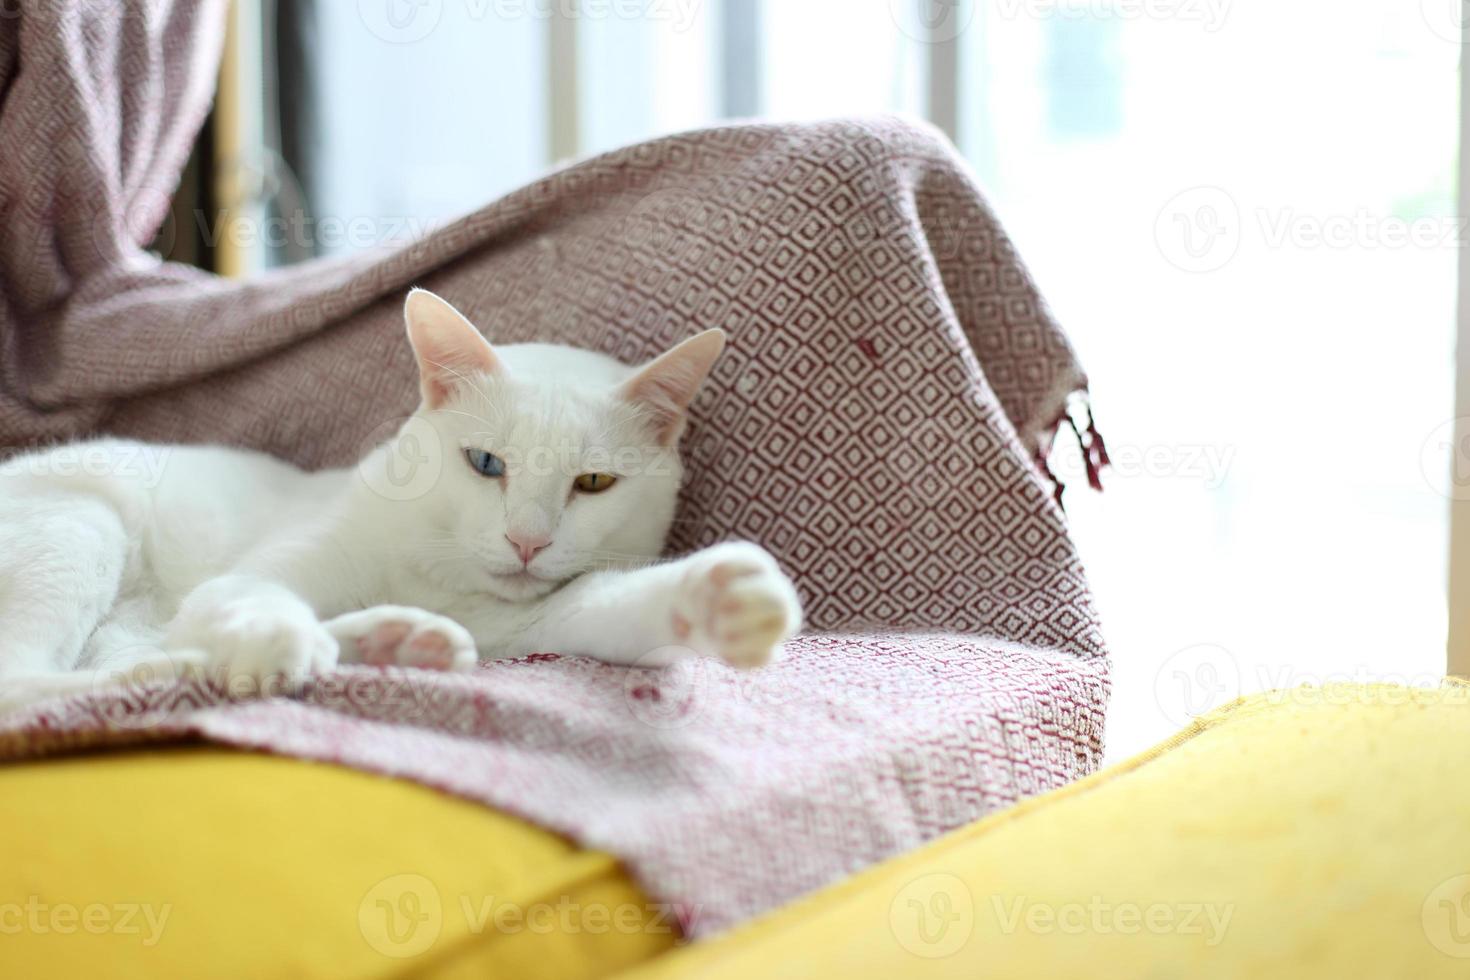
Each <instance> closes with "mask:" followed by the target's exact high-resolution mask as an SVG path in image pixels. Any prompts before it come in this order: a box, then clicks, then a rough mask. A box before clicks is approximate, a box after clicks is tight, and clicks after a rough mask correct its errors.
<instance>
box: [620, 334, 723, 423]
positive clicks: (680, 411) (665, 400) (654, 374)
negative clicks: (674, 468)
mask: <svg viewBox="0 0 1470 980" xmlns="http://www.w3.org/2000/svg"><path fill="white" fill-rule="evenodd" d="M724 349H725V331H723V330H706V331H705V332H704V333H702V334H698V335H697V336H694V337H690V338H689V339H688V340H686V341H684V342H683V343H682V344H680V345H679V346H677V347H675V348H674V349H673V350H670V351H668V352H667V353H665V354H662V355H660V356H659V357H657V358H655V359H654V360H652V361H649V362H648V363H647V364H645V365H644V366H643V367H642V368H640V369H639V370H638V373H637V374H635V375H633V377H631V378H629V379H628V380H627V381H624V382H623V384H622V388H621V393H622V396H623V397H624V398H626V399H627V400H628V401H630V402H633V403H634V404H636V405H640V406H642V407H643V408H644V409H645V410H646V411H647V412H648V414H649V418H650V420H651V421H652V423H653V427H654V431H655V433H656V434H657V437H658V440H659V442H660V443H661V444H663V445H665V446H672V445H673V444H674V443H675V442H677V441H678V440H679V433H681V432H682V431H683V430H684V412H685V410H686V409H687V408H689V403H690V402H692V401H694V396H695V395H696V394H697V393H698V392H699V386H700V385H701V384H703V383H704V379H705V378H706V377H707V376H708V375H709V372H710V368H712V367H714V366H715V358H717V357H719V356H720V352H721V351H722V350H724Z"/></svg>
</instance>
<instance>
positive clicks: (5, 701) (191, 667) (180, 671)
mask: <svg viewBox="0 0 1470 980" xmlns="http://www.w3.org/2000/svg"><path fill="white" fill-rule="evenodd" d="M204 664H205V656H204V653H203V652H202V651H196V650H170V651H169V652H167V653H164V652H163V651H159V652H158V653H157V654H156V655H152V656H148V657H143V658H141V659H139V660H136V661H133V662H132V663H130V664H128V665H127V667H126V668H125V669H118V668H114V669H101V670H73V671H68V672H66V673H57V674H29V675H21V676H18V677H7V678H5V679H4V680H0V723H4V722H5V721H7V720H8V718H7V716H8V715H11V714H13V713H15V712H18V711H20V710H22V709H24V708H29V707H31V706H32V705H36V704H41V703H43V702H46V701H52V700H56V699H59V698H69V697H77V696H80V695H86V694H101V693H104V692H108V691H116V690H122V689H125V688H128V687H142V686H144V685H147V684H153V683H166V682H169V681H176V680H182V679H184V678H186V677H190V676H198V675H199V674H200V673H202V671H203V669H204Z"/></svg>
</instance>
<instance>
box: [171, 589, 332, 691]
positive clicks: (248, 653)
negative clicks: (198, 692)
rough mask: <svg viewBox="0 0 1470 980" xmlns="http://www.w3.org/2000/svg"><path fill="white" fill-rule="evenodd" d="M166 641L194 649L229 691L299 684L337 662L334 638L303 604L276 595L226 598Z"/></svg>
mask: <svg viewBox="0 0 1470 980" xmlns="http://www.w3.org/2000/svg"><path fill="white" fill-rule="evenodd" d="M169 646H170V647H173V648H176V649H177V648H190V649H195V650H199V651H200V652H202V653H203V654H204V657H205V670H206V671H208V672H209V673H211V674H212V675H214V676H215V677H216V678H217V679H219V680H221V681H223V682H224V684H225V685H226V686H227V688H228V689H229V691H230V692H231V693H232V694H239V695H256V694H260V695H265V694H273V693H285V692H292V691H296V690H298V689H300V687H301V685H302V683H303V682H304V681H305V680H306V678H308V677H310V676H312V675H313V674H319V673H322V672H324V671H328V670H331V669H332V668H333V667H334V666H336V663H337V641H336V640H334V639H333V638H332V636H331V634H330V633H328V632H327V631H326V629H325V628H324V627H323V626H322V624H321V623H320V622H318V621H317V618H316V615H315V614H314V613H313V612H312V610H311V608H310V607H308V606H307V605H306V604H305V603H302V602H296V601H292V600H289V599H282V598H279V597H276V596H242V597H239V598H236V599H229V600H226V601H224V602H221V603H220V604H219V605H217V606H214V607H212V608H210V609H208V610H207V611H206V610H200V611H199V612H198V614H196V615H194V616H191V617H189V618H188V619H186V620H184V621H182V622H176V623H175V625H174V627H173V629H172V630H171V632H170V637H169Z"/></svg>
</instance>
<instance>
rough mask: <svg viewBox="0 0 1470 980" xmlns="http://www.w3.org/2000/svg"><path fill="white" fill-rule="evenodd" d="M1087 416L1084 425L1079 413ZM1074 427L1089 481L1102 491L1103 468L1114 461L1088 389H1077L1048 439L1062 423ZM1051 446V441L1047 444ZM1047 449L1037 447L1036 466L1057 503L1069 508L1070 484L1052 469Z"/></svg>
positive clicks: (1073, 432) (1089, 483) (1052, 439)
mask: <svg viewBox="0 0 1470 980" xmlns="http://www.w3.org/2000/svg"><path fill="white" fill-rule="evenodd" d="M1079 414H1080V415H1082V416H1084V417H1085V418H1086V420H1087V422H1086V424H1085V425H1081V424H1079V423H1078V415H1079ZM1063 422H1065V423H1066V424H1067V427H1068V428H1070V429H1071V430H1072V435H1074V436H1076V437H1077V448H1078V449H1079V450H1081V452H1082V465H1083V466H1085V467H1086V468H1087V484H1088V486H1090V487H1092V489H1094V490H1096V491H1097V492H1098V493H1101V492H1102V489H1103V483H1102V471H1103V470H1105V469H1107V468H1108V467H1109V466H1111V465H1112V463H1113V461H1112V460H1111V459H1109V458H1108V445H1107V443H1106V442H1104V441H1103V436H1102V433H1101V432H1099V431H1098V428H1097V421H1096V420H1095V419H1093V417H1092V403H1091V402H1090V401H1089V400H1088V398H1087V393H1086V392H1078V393H1077V394H1076V395H1074V396H1073V397H1072V399H1071V400H1070V401H1069V402H1068V405H1067V407H1066V408H1065V409H1063V410H1062V414H1061V416H1060V417H1059V418H1058V419H1057V420H1056V422H1055V423H1054V424H1053V426H1052V438H1051V440H1049V441H1048V442H1049V443H1050V442H1054V441H1055V439H1056V435H1057V433H1058V432H1060V431H1061V428H1062V423H1063ZM1047 448H1048V449H1049V448H1050V445H1048V447H1047ZM1046 457H1047V453H1046V452H1042V451H1038V452H1037V454H1036V466H1037V468H1038V469H1039V470H1041V473H1042V475H1043V476H1045V477H1046V478H1047V479H1048V480H1050V481H1051V483H1052V497H1053V498H1054V499H1055V500H1056V502H1057V506H1058V507H1060V508H1062V510H1066V509H1067V507H1066V504H1064V503H1063V502H1062V496H1063V494H1065V492H1066V489H1067V486H1066V484H1065V483H1063V482H1062V479H1061V478H1060V477H1058V476H1057V475H1056V474H1055V473H1053V472H1052V468H1051V465H1050V464H1049V463H1048V462H1047V458H1046Z"/></svg>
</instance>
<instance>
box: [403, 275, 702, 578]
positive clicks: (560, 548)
mask: <svg viewBox="0 0 1470 980" xmlns="http://www.w3.org/2000/svg"><path fill="white" fill-rule="evenodd" d="M404 316H405V319H406V321H407V326H408V337H409V341H410V343H411V344H412V346H413V350H414V355H415V357H416V358H417V360H418V366H419V380H420V389H421V393H422V402H421V404H420V405H419V408H418V410H417V411H416V412H415V414H414V418H413V420H411V423H410V426H408V427H406V428H405V430H404V431H403V432H402V433H400V435H399V437H398V438H399V439H400V440H401V439H404V438H406V436H407V434H408V433H409V432H410V431H412V430H413V429H414V428H417V429H418V430H419V431H420V432H421V433H422V434H423V435H424V436H425V437H426V438H427V439H429V440H431V441H432V442H433V443H435V450H436V451H437V452H438V453H439V454H440V458H441V461H440V465H439V467H438V473H437V477H436V478H435V479H434V481H433V485H432V486H431V487H428V488H427V489H426V490H424V492H423V493H421V494H420V495H418V496H417V497H415V498H414V499H412V500H410V501H406V503H407V505H408V508H407V512H406V518H407V519H406V520H404V519H402V518H400V517H399V516H398V515H399V514H404V513H405V511H404V508H403V507H398V508H395V511H396V512H397V514H396V515H395V519H394V524H395V528H398V526H399V525H400V524H402V525H403V526H402V528H401V530H402V536H403V537H405V538H406V539H407V540H402V541H399V542H396V543H395V546H396V547H398V548H402V549H403V550H404V551H405V552H406V554H407V555H408V556H409V557H410V559H411V560H413V561H414V563H415V564H416V565H417V566H418V567H419V568H420V570H421V571H422V572H423V573H424V574H426V575H428V576H429V577H431V578H432V579H433V580H434V581H435V582H436V583H438V584H439V585H441V586H444V587H446V588H452V589H454V590H455V591H460V592H488V593H491V594H493V595H495V596H498V597H500V598H503V599H508V600H512V601H520V600H526V599H533V598H536V597H539V596H541V595H545V594H546V593H548V592H550V591H551V590H553V589H554V588H556V586H557V585H559V584H560V583H562V582H565V581H566V580H567V579H569V578H572V577H573V576H576V575H579V574H581V573H582V572H586V571H590V570H592V569H596V568H606V567H610V566H612V567H616V566H618V565H623V564H628V563H636V562H639V561H642V560H646V559H650V558H653V557H656V556H657V555H658V554H659V552H660V551H662V549H663V546H664V539H665V537H666V536H667V534H668V530H669V525H670V523H671V522H672V520H673V517H674V507H675V503H676V499H677V497H678V492H679V484H680V481H681V478H682V476H683V470H682V467H681V465H680V462H679V451H678V441H679V435H680V433H681V432H682V431H683V429H684V423H685V413H686V410H687V409H688V407H689V404H690V402H691V401H693V399H694V396H695V394H696V393H697V391H698V390H699V386H700V384H701V383H703V381H704V379H705V377H706V376H707V375H708V374H709V371H710V368H711V367H712V366H713V365H714V362H715V359H716V358H717V357H718V356H719V354H720V351H721V350H723V349H724V346H725V335H724V333H723V332H721V331H719V330H708V331H706V332H704V333H701V334H699V335H697V336H695V337H692V338H690V339H689V340H686V341H684V342H683V343H682V344H679V345H678V346H676V347H674V348H673V349H672V350H670V351H668V352H667V353H665V354H663V355H662V356H660V357H658V358H656V359H655V360H653V361H651V362H649V363H648V364H646V365H644V366H643V367H641V368H630V367H628V366H626V365H623V364H621V363H619V362H617V361H615V360H613V359H612V358H609V357H606V356H603V355H601V354H595V353H593V352H591V351H586V350H578V349H575V348H570V347H557V346H552V345H546V344H517V345H510V346H505V347H498V348H492V347H491V346H490V344H489V343H487V342H486V340H485V339H484V337H483V336H481V334H480V332H479V331H478V330H476V329H475V327H474V326H473V325H472V324H471V323H470V322H469V321H468V320H466V319H465V318H464V317H463V316H462V315H460V313H459V311H457V310H456V309H454V307H452V306H450V305H449V304H448V303H447V302H445V301H444V300H442V299H440V298H439V297H438V296H435V295H434V294H433V293H430V292H426V291H424V290H421V289H416V290H414V291H413V292H411V293H409V296H408V301H407V304H406V306H405V312H404ZM385 448H386V450H387V452H388V453H389V454H391V453H393V452H395V451H398V450H401V448H402V447H398V449H397V450H395V448H394V447H385ZM390 462H391V460H390Z"/></svg>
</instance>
